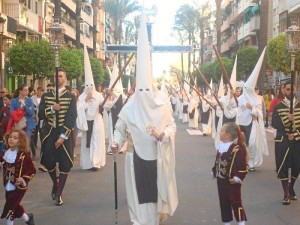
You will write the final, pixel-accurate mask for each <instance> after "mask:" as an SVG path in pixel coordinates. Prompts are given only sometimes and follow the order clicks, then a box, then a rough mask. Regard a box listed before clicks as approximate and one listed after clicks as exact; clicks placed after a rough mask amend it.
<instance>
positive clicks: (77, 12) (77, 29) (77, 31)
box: [76, 0, 82, 49]
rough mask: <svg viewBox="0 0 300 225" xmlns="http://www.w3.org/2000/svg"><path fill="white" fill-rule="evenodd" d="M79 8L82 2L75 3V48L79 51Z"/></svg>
mask: <svg viewBox="0 0 300 225" xmlns="http://www.w3.org/2000/svg"><path fill="white" fill-rule="evenodd" d="M81 6H82V1H81V0H77V1H76V48H77V49H80V47H81V46H80V33H81V32H80V22H81V21H80V20H81Z"/></svg>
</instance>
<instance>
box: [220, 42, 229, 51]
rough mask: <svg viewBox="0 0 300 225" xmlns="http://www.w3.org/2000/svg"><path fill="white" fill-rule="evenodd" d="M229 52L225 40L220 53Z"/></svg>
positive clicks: (227, 43)
mask: <svg viewBox="0 0 300 225" xmlns="http://www.w3.org/2000/svg"><path fill="white" fill-rule="evenodd" d="M228 50H229V40H228V39H226V41H224V42H223V43H222V45H221V53H223V52H227V51H228Z"/></svg>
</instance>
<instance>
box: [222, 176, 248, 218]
mask: <svg viewBox="0 0 300 225" xmlns="http://www.w3.org/2000/svg"><path fill="white" fill-rule="evenodd" d="M217 185H218V193H219V201H220V208H221V216H222V221H223V222H224V223H225V222H230V221H232V211H233V213H234V216H235V219H236V221H247V218H246V214H245V210H244V208H243V206H242V198H241V186H242V185H241V184H230V183H229V181H228V180H227V179H221V178H217Z"/></svg>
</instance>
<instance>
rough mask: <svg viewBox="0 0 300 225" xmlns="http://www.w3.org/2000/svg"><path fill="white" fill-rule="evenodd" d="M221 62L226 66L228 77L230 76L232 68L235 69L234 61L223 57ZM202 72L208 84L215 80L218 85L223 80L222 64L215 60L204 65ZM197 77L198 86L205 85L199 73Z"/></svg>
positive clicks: (201, 68)
mask: <svg viewBox="0 0 300 225" xmlns="http://www.w3.org/2000/svg"><path fill="white" fill-rule="evenodd" d="M221 60H222V62H223V65H224V67H225V69H226V71H227V73H228V75H229V76H230V75H231V71H232V67H233V62H232V60H231V59H229V58H226V57H221ZM200 70H201V72H202V73H203V75H204V77H205V79H206V81H207V82H208V83H209V82H210V80H211V79H212V80H213V82H214V83H215V82H217V83H218V82H219V81H220V79H221V76H223V74H222V69H221V66H220V63H219V61H218V60H217V59H215V60H214V61H212V62H209V63H205V64H203V65H202V66H201V67H200ZM196 77H197V81H199V82H198V84H204V83H205V82H204V81H203V80H202V78H201V77H200V75H199V74H198V73H196ZM224 80H225V79H224Z"/></svg>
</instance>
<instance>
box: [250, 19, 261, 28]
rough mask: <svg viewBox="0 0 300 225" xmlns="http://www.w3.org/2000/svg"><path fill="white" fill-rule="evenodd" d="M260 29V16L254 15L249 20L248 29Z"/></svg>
mask: <svg viewBox="0 0 300 225" xmlns="http://www.w3.org/2000/svg"><path fill="white" fill-rule="evenodd" d="M259 29H260V17H259V16H258V15H257V16H254V17H252V18H251V20H250V31H251V32H255V31H257V30H259Z"/></svg>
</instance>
